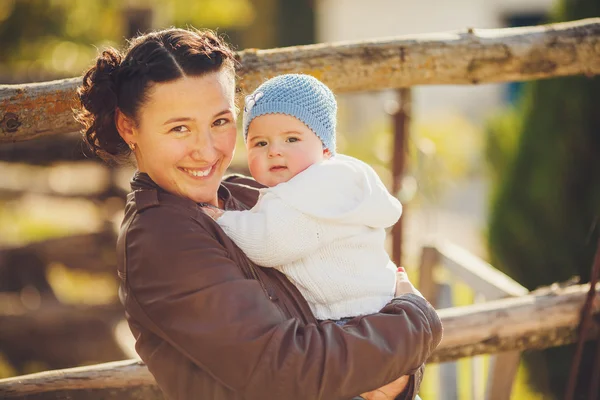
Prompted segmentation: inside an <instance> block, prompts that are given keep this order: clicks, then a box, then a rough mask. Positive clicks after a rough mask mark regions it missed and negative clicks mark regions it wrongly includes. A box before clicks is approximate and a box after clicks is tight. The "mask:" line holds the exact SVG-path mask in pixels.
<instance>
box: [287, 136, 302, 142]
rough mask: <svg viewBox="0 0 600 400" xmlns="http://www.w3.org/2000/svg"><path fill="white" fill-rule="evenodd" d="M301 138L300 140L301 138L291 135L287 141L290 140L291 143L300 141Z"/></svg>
mask: <svg viewBox="0 0 600 400" xmlns="http://www.w3.org/2000/svg"><path fill="white" fill-rule="evenodd" d="M299 140H300V139H299V138H297V137H293V136H292V137H289V138H288V139H287V141H288V142H289V143H294V142H298V141H299Z"/></svg>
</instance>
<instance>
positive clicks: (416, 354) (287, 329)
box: [117, 173, 442, 400]
mask: <svg viewBox="0 0 600 400" xmlns="http://www.w3.org/2000/svg"><path fill="white" fill-rule="evenodd" d="M250 185H256V183H255V182H254V181H252V180H250V179H249V178H240V177H233V178H229V179H228V181H227V180H226V181H224V183H223V184H222V185H221V187H220V189H219V197H220V198H221V199H223V200H224V203H225V209H229V210H241V209H248V208H250V207H251V206H252V205H253V204H254V203H255V202H256V200H257V197H258V190H257V189H256V188H254V187H252V186H250ZM132 189H133V192H132V193H130V194H129V196H128V201H127V206H126V209H125V218H124V220H123V224H122V227H121V232H120V234H119V239H118V244H117V250H118V257H119V276H120V278H121V288H120V296H121V301H122V302H123V304H124V305H125V309H126V312H127V318H128V321H129V325H130V327H131V330H132V332H133V334H134V336H135V338H136V350H137V352H138V353H139V355H140V357H141V358H142V360H143V361H144V362H145V363H146V364H147V366H148V368H149V370H150V372H151V373H152V374H153V375H154V377H155V378H156V381H157V382H158V385H159V386H160V388H161V389H162V390H163V392H164V394H165V396H166V397H167V398H169V399H217V400H218V399H288V400H293V399H303V400H304V399H326V400H334V399H343V400H347V399H350V398H352V397H353V396H357V395H358V394H360V393H363V392H366V391H369V390H372V389H374V388H377V387H380V386H383V385H384V384H386V383H389V382H391V381H393V380H394V379H396V378H398V377H400V376H401V375H406V374H413V379H411V383H410V387H409V388H408V390H406V391H405V393H403V394H402V395H401V396H399V397H398V398H413V397H414V395H415V394H416V391H417V389H418V386H419V385H420V377H421V371H422V369H421V368H420V366H421V365H422V364H423V363H424V362H425V360H426V359H427V357H428V356H429V355H430V354H431V352H432V351H433V350H434V348H435V347H436V346H437V345H438V343H439V342H440V340H441V335H442V326H441V323H440V320H439V318H438V316H437V314H436V312H435V310H434V309H433V308H432V307H431V306H430V305H429V304H428V303H427V302H426V301H425V300H423V299H422V298H420V297H418V296H415V295H404V296H401V297H399V298H397V299H394V300H393V301H392V302H391V303H390V304H388V305H387V306H386V307H385V308H384V309H383V310H381V312H380V313H379V314H374V315H369V316H365V317H359V318H356V319H354V320H353V321H351V322H350V323H349V324H348V325H346V326H344V327H340V326H338V325H336V324H335V323H332V322H321V323H318V322H317V321H316V320H315V318H314V316H313V315H312V313H311V311H310V309H309V307H308V305H307V303H306V301H305V300H304V298H303V297H302V296H301V295H300V293H299V292H298V290H297V289H296V288H295V287H294V286H293V285H292V284H291V283H290V282H289V281H288V280H287V279H286V277H285V276H284V275H282V274H281V273H279V272H278V271H276V270H274V269H269V268H261V267H257V266H256V265H254V264H252V262H251V261H250V260H248V258H247V257H246V256H245V255H244V253H242V251H241V250H240V249H239V248H237V247H236V245H235V244H234V243H233V242H232V241H231V240H230V239H229V238H228V237H227V236H226V235H225V234H224V233H223V231H222V230H221V229H220V227H219V226H218V225H217V224H216V223H215V222H214V221H213V220H212V219H211V218H210V217H208V216H207V215H205V214H204V213H203V212H202V211H201V209H200V207H199V206H198V205H197V204H196V203H194V202H193V201H191V200H189V199H185V198H182V197H178V196H174V195H171V194H169V193H167V192H165V191H164V190H162V189H160V188H159V187H158V186H157V185H156V184H155V183H154V182H153V181H152V180H151V179H150V178H149V177H148V175H146V174H144V173H137V174H136V175H135V176H134V178H133V181H132Z"/></svg>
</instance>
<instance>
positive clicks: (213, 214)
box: [202, 207, 224, 221]
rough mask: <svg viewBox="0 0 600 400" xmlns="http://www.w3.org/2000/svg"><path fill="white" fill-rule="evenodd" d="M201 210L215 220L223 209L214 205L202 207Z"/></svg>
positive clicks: (221, 213)
mask: <svg viewBox="0 0 600 400" xmlns="http://www.w3.org/2000/svg"><path fill="white" fill-rule="evenodd" d="M202 211H204V213H205V214H206V215H208V216H209V217H211V218H212V219H214V220H215V221H216V220H218V219H219V217H220V216H221V215H223V213H224V211H223V210H221V209H219V208H214V207H202Z"/></svg>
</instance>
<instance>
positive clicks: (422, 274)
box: [418, 247, 440, 307]
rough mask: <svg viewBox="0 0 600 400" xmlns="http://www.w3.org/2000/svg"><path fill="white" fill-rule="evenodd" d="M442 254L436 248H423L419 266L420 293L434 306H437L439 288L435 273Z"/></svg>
mask: <svg viewBox="0 0 600 400" xmlns="http://www.w3.org/2000/svg"><path fill="white" fill-rule="evenodd" d="M439 259H440V254H439V253H438V251H437V249H436V248H435V247H423V249H422V250H421V264H420V266H419V286H418V287H419V291H420V292H421V294H422V295H423V296H425V298H426V299H427V300H428V301H429V302H430V303H431V304H432V305H433V306H434V307H436V306H437V300H438V291H439V286H438V284H437V283H436V282H435V280H434V279H433V271H434V269H435V266H436V265H437V264H438V262H439Z"/></svg>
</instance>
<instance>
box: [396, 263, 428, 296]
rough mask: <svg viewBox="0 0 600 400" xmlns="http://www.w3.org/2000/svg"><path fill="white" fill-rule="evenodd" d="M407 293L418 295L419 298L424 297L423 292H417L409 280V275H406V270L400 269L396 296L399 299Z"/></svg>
mask: <svg viewBox="0 0 600 400" xmlns="http://www.w3.org/2000/svg"><path fill="white" fill-rule="evenodd" d="M406 293H413V294H416V295H417V296H421V297H423V295H422V294H421V292H419V291H418V290H417V288H415V287H414V286H413V284H412V283H411V282H410V281H409V280H408V275H407V274H406V271H405V270H404V268H402V267H398V270H397V271H396V293H395V296H396V297H398V296H400V295H403V294H406Z"/></svg>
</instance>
